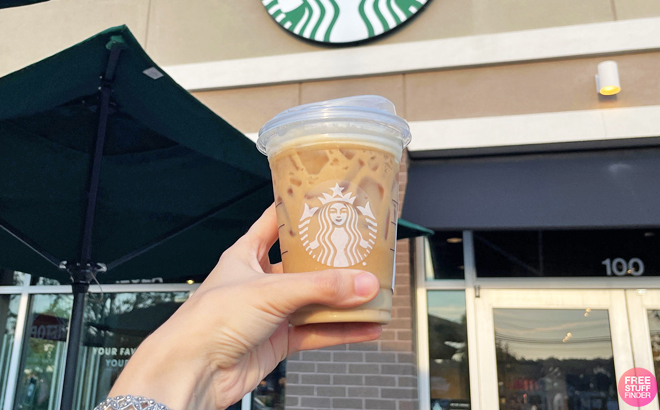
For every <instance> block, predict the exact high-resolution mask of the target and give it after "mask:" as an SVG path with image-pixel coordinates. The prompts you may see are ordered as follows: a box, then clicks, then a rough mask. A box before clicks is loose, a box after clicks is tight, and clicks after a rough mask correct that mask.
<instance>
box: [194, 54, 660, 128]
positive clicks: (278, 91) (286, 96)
mask: <svg viewBox="0 0 660 410" xmlns="http://www.w3.org/2000/svg"><path fill="white" fill-rule="evenodd" d="M608 58H611V59H613V60H615V61H617V62H618V64H619V73H620V79H621V86H622V88H623V91H622V92H621V93H620V94H619V95H617V96H615V97H599V96H598V94H597V93H596V85H595V81H594V75H595V74H596V70H597V68H596V67H597V65H598V63H599V62H601V61H603V58H602V57H595V58H581V59H571V60H559V61H546V62H535V63H526V64H511V65H499V66H490V67H480V68H468V69H458V70H441V71H435V72H424V73H415V74H400V75H389V76H377V77H366V78H356V79H346V80H332V81H314V82H305V83H298V84H288V85H279V86H268V87H252V88H244V89H233V90H218V91H208V92H198V93H194V95H195V96H197V98H199V99H200V100H202V101H203V102H204V103H205V104H206V105H208V106H209V107H210V108H211V109H213V110H214V111H215V112H217V113H218V114H219V115H220V116H222V117H223V118H225V119H226V120H227V121H229V122H230V123H231V124H232V125H234V126H235V127H237V128H238V129H239V130H241V131H243V132H246V133H250V132H257V131H258V130H259V128H260V127H261V125H263V124H264V123H265V122H266V121H267V120H269V119H270V118H272V117H273V116H274V115H275V114H277V113H278V112H280V111H282V110H285V109H287V108H289V107H291V106H294V105H297V104H305V103H309V102H313V101H320V100H326V99H331V98H340V97H347V96H351V95H360V94H379V95H383V96H385V97H387V98H389V99H390V100H391V101H393V102H394V104H395V106H396V108H397V111H398V113H399V114H401V115H403V116H404V117H405V118H406V119H407V120H409V121H425V120H437V119H451V118H471V117H484V116H499V115H516V114H530V113H541V112H560V111H574V110H591V109H599V108H615V107H634V106H648V105H660V76H658V74H657V72H658V71H657V70H658V69H657V67H660V52H649V53H640V54H624V55H619V56H610V57H608Z"/></svg>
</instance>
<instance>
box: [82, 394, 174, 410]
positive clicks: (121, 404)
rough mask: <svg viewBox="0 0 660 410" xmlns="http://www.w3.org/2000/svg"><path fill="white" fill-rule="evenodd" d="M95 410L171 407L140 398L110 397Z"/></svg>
mask: <svg viewBox="0 0 660 410" xmlns="http://www.w3.org/2000/svg"><path fill="white" fill-rule="evenodd" d="M94 410H170V408H169V407H167V406H165V405H163V404H160V403H156V402H155V401H153V400H151V399H147V398H144V397H140V396H117V397H108V398H107V399H105V401H104V402H103V403H101V404H99V405H98V406H96V407H94Z"/></svg>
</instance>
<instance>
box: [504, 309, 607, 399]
mask: <svg viewBox="0 0 660 410" xmlns="http://www.w3.org/2000/svg"><path fill="white" fill-rule="evenodd" d="M493 319H494V326H495V351H496V358H497V379H498V386H499V398H500V410H519V409H538V410H541V409H591V410H612V409H618V408H619V407H618V401H617V391H616V376H615V373H614V358H613V354H612V338H611V335H610V323H609V316H608V311H607V310H596V309H594V310H592V309H586V310H585V309H493Z"/></svg>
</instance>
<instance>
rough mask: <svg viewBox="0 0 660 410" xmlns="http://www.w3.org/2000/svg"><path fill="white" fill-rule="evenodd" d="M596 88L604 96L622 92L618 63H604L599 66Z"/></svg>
mask: <svg viewBox="0 0 660 410" xmlns="http://www.w3.org/2000/svg"><path fill="white" fill-rule="evenodd" d="M596 88H597V89H598V92H599V93H600V94H602V95H614V94H618V93H619V92H620V91H621V83H620V82H619V67H618V66H617V64H616V61H603V62H602V63H600V64H598V74H597V75H596Z"/></svg>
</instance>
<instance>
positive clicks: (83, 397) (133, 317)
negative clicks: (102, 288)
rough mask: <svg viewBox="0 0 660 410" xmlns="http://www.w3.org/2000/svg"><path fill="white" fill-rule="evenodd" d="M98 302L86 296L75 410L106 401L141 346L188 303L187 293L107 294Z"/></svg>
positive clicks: (92, 297) (96, 299)
mask: <svg viewBox="0 0 660 410" xmlns="http://www.w3.org/2000/svg"><path fill="white" fill-rule="evenodd" d="M99 298H100V295H98V294H95V295H91V296H89V297H88V298H87V305H86V306H85V316H84V317H85V318H84V333H83V335H84V336H83V345H82V346H81V349H80V357H79V359H78V372H79V373H78V381H77V383H76V387H77V389H76V395H75V397H76V406H75V407H76V408H78V409H92V408H94V406H96V405H97V404H98V403H100V402H101V401H103V400H104V399H105V398H106V396H107V394H108V392H109V391H110V388H111V387H112V385H113V384H114V382H115V380H117V377H119V374H120V373H121V371H122V369H123V368H124V366H126V363H127V362H128V360H129V359H130V358H131V355H132V354H133V353H134V352H135V350H136V349H137V347H138V346H139V345H140V343H142V341H143V340H144V339H145V338H146V337H147V336H148V335H149V334H150V333H152V332H153V331H155V330H156V329H157V328H158V327H159V326H160V325H161V324H163V323H164V322H165V321H166V320H167V319H168V318H169V317H170V316H171V315H172V314H173V313H174V312H175V311H176V310H177V309H178V308H179V306H181V304H182V303H183V302H185V301H186V300H187V299H188V292H141V293H110V294H105V295H104V297H103V299H102V300H100V299H99Z"/></svg>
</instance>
